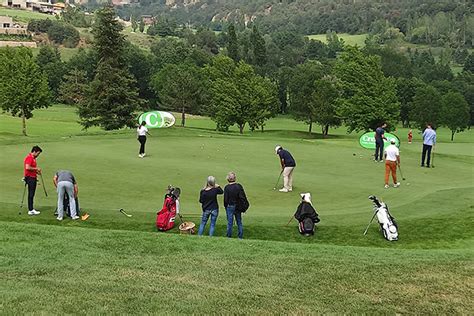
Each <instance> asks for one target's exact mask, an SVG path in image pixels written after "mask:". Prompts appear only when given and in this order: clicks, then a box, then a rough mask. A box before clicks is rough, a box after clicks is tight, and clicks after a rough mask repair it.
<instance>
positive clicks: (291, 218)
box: [285, 216, 293, 226]
mask: <svg viewBox="0 0 474 316" xmlns="http://www.w3.org/2000/svg"><path fill="white" fill-rule="evenodd" d="M292 220H293V216H291V217H290V220H289V221H288V223H286V225H285V226H288V225H290V223H291V221H292Z"/></svg>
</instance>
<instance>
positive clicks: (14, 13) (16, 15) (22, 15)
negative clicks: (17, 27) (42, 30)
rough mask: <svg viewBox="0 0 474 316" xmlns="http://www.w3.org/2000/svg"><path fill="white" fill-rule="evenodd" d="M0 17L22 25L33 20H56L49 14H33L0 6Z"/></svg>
mask: <svg viewBox="0 0 474 316" xmlns="http://www.w3.org/2000/svg"><path fill="white" fill-rule="evenodd" d="M0 15H6V16H9V17H12V18H13V21H15V22H22V23H28V22H29V21H30V20H33V19H50V20H54V19H56V18H55V16H54V15H51V14H46V13H40V12H33V11H29V10H19V9H11V8H6V7H2V6H0Z"/></svg>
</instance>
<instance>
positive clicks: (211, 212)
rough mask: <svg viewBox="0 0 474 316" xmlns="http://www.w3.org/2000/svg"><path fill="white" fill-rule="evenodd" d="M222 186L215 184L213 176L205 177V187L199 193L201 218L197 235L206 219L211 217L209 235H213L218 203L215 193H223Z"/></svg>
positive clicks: (202, 228) (200, 233)
mask: <svg viewBox="0 0 474 316" xmlns="http://www.w3.org/2000/svg"><path fill="white" fill-rule="evenodd" d="M223 193H224V191H223V190H222V188H221V187H220V186H219V185H218V184H216V178H214V177H213V176H209V177H207V183H206V187H205V188H204V189H202V190H201V192H200V194H199V202H200V203H201V205H202V219H201V225H199V231H198V235H199V236H201V235H202V234H203V233H204V228H205V227H206V224H207V220H208V219H209V216H210V217H211V226H210V227H209V236H212V235H214V229H215V227H216V221H217V216H219V204H218V203H217V195H219V194H223Z"/></svg>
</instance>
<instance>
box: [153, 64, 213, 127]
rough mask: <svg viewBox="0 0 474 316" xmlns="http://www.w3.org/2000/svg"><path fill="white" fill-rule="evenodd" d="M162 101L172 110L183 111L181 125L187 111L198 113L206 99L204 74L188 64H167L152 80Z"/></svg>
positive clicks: (154, 88) (183, 124) (183, 122)
mask: <svg viewBox="0 0 474 316" xmlns="http://www.w3.org/2000/svg"><path fill="white" fill-rule="evenodd" d="M151 86H152V87H153V90H154V91H155V93H156V94H157V95H158V97H159V99H160V101H161V103H162V104H163V105H164V106H165V107H166V108H167V109H170V110H174V111H179V112H181V126H185V123H186V113H191V114H198V113H199V111H200V107H201V105H202V104H203V103H204V100H205V89H204V80H203V74H202V72H201V70H200V69H199V68H197V67H196V66H193V65H188V64H178V65H174V64H166V65H165V66H164V67H163V69H161V70H160V71H159V72H158V73H156V74H155V75H154V76H153V78H152V81H151Z"/></svg>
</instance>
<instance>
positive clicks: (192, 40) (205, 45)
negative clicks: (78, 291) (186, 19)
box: [188, 27, 219, 55]
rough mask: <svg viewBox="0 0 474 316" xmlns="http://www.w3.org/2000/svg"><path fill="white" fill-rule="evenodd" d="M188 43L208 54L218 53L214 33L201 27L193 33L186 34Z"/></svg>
mask: <svg viewBox="0 0 474 316" xmlns="http://www.w3.org/2000/svg"><path fill="white" fill-rule="evenodd" d="M188 43H189V44H190V45H191V46H193V47H197V48H199V49H202V50H204V51H206V52H207V53H209V54H213V55H217V54H218V53H219V46H218V45H217V37H216V34H215V33H214V32H213V31H210V30H209V29H206V28H203V27H200V28H198V30H197V31H196V33H195V34H192V33H191V34H189V35H188Z"/></svg>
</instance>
